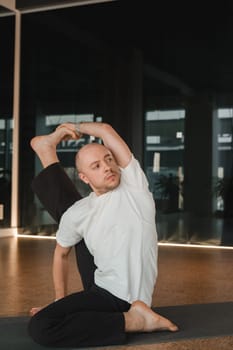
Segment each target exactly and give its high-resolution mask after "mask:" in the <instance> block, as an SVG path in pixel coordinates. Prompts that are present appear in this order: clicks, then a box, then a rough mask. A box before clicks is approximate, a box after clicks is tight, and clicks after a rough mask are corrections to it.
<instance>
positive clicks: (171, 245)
mask: <svg viewBox="0 0 233 350" xmlns="http://www.w3.org/2000/svg"><path fill="white" fill-rule="evenodd" d="M158 245H159V246H167V247H182V248H183V247H185V248H207V249H230V250H233V247H228V246H218V245H201V244H190V243H187V244H181V243H162V242H161V243H160V242H159V243H158Z"/></svg>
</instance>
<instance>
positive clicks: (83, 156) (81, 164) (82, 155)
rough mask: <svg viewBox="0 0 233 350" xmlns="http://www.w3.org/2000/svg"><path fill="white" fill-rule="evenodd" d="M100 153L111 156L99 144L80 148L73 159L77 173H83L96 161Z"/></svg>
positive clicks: (89, 144)
mask: <svg viewBox="0 0 233 350" xmlns="http://www.w3.org/2000/svg"><path fill="white" fill-rule="evenodd" d="M102 152H105V153H106V154H111V152H110V151H109V149H108V148H106V147H105V146H104V145H102V144H99V143H88V144H87V145H84V146H83V147H82V148H80V150H79V151H78V152H77V154H76V157H75V165H76V168H77V170H78V172H82V171H85V168H86V167H87V166H88V165H90V164H91V163H92V162H94V161H96V160H98V158H99V154H100V153H102Z"/></svg>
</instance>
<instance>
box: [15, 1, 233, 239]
mask: <svg viewBox="0 0 233 350" xmlns="http://www.w3.org/2000/svg"><path fill="white" fill-rule="evenodd" d="M122 3H123V2H120V1H114V2H112V3H105V4H95V5H90V6H88V5H85V6H76V7H72V8H67V9H59V10H58V9H57V10H51V11H45V12H40V13H31V14H30V13H25V14H23V15H22V67H21V69H22V72H21V77H22V79H21V126H20V127H21V130H20V135H21V150H20V151H21V155H20V161H21V164H20V171H21V177H20V179H21V180H20V192H21V193H20V201H21V203H20V204H21V212H20V214H21V226H22V230H23V231H24V232H23V233H28V234H44V235H55V232H56V223H54V222H53V221H52V219H51V217H50V216H49V215H48V213H47V212H46V211H45V210H44V208H43V207H42V205H41V204H40V203H39V202H38V199H37V198H36V197H35V195H34V194H33V192H32V190H31V188H30V183H31V182H32V179H33V178H34V177H35V176H36V175H37V174H38V172H39V171H40V169H41V165H40V164H39V162H38V159H36V157H35V155H34V153H33V152H32V150H31V149H30V145H29V144H30V139H31V138H32V137H33V136H34V135H35V134H40V133H48V132H50V131H52V130H53V129H54V128H55V127H56V125H57V123H59V122H60V121H62V120H68V119H70V120H77V121H78V120H80V119H82V118H84V116H91V118H92V119H93V120H97V118H98V117H101V118H102V120H103V121H105V122H109V123H112V124H113V125H114V127H115V128H116V129H117V130H118V131H119V132H120V134H121V135H122V136H123V138H125V139H126V140H127V141H128V143H129V145H130V147H132V149H133V151H134V152H135V154H136V155H137V157H138V158H139V160H140V161H141V163H142V166H143V168H144V170H145V172H146V174H147V176H148V179H149V182H150V186H151V188H152V191H153V194H154V197H155V202H156V205H157V216H156V221H157V226H158V233H159V240H160V241H161V242H164V243H182V244H187V243H190V244H199V245H200V244H202V245H233V235H232V234H231V232H232V231H233V225H232V216H233V208H232V206H233V204H232V200H231V198H232V186H231V187H229V186H224V188H225V189H226V192H227V195H226V193H225V194H224V196H223V194H222V193H220V192H218V193H217V194H216V191H215V187H214V186H215V180H216V179H217V180H219V181H218V183H219V184H224V183H225V181H222V180H223V178H224V177H229V178H230V181H232V154H233V147H232V142H233V141H232V139H233V138H232V135H233V133H232V126H231V122H232V119H231V118H225V117H224V118H222V117H221V118H218V117H217V114H218V111H219V110H221V109H223V108H226V109H231V108H232V105H233V99H232V86H233V64H232V62H233V50H232V45H231V42H232V40H233V27H232V12H233V7H232V6H230V5H229V3H228V5H229V8H228V5H226V4H225V3H224V4H223V3H221V6H220V5H219V4H218V6H217V5H216V6H215V5H214V4H212V6H211V8H209V7H208V8H203V9H202V10H203V11H201V12H200V11H199V9H198V8H197V7H196V4H195V2H191V3H190V6H191V7H192V11H191V12H190V10H188V11H186V14H185V16H184V15H183V10H185V9H184V8H183V6H181V5H179V4H178V3H177V2H176V3H174V4H173V3H172V4H170V6H171V8H170V10H169V11H167V6H166V5H165V4H164V3H162V2H160V3H158V4H157V10H156V20H155V17H154V10H153V9H152V8H150V6H149V5H148V4H147V5H145V6H144V5H141V4H140V5H139V8H137V4H135V5H134V10H135V11H134V13H133V16H132V8H131V6H127V5H126V4H125V2H124V4H122ZM135 3H136V2H135ZM180 6H181V7H180ZM171 9H172V10H171ZM186 10H187V9H186ZM190 13H192V14H193V13H195V16H190ZM129 18H130V25H129ZM193 18H198V21H199V22H198V24H199V25H198V27H197V26H196V20H195V21H194V19H193ZM206 18H208V22H207V21H206ZM119 19H120V20H119ZM119 21H120V25H119ZM106 28H107V29H106ZM226 71H227V74H226ZM228 72H229V74H228ZM221 113H222V112H221ZM221 113H220V114H221ZM220 129H221V130H220ZM22 135H23V137H22ZM223 141H224V142H223ZM84 142H88V140H84ZM226 142H227V145H226V144H224V143H226ZM79 146H80V144H74V143H66V144H65V143H64V144H62V145H60V146H59V148H58V153H59V156H60V160H61V162H62V165H63V166H64V168H65V169H66V170H67V172H68V173H69V175H70V176H71V177H73V180H74V181H76V179H75V178H74V176H76V175H74V174H76V173H75V169H74V154H75V151H76V150H77V148H78V147H79ZM226 146H227V147H226ZM216 196H217V197H216ZM226 214H227V217H226ZM226 224H227V225H226ZM227 232H229V234H228V233H227Z"/></svg>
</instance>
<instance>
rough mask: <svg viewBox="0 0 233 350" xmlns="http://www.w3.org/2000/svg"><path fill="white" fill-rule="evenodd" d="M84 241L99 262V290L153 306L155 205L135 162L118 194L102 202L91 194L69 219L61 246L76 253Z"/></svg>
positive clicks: (110, 194) (65, 217) (62, 225)
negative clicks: (69, 248)
mask: <svg viewBox="0 0 233 350" xmlns="http://www.w3.org/2000/svg"><path fill="white" fill-rule="evenodd" d="M82 238H84V240H85V242H86V245H87V247H88V249H89V251H90V253H91V254H92V255H93V256H94V262H95V264H96V266H97V269H96V271H95V283H96V285H97V286H99V287H101V288H104V289H106V290H107V291H109V292H110V293H112V294H113V295H115V296H117V297H118V298H120V299H123V300H125V301H127V302H129V303H132V302H133V301H135V300H142V301H144V302H145V303H146V304H147V305H149V306H151V302H152V294H153V290H154V286H155V281H156V278H157V232H156V225H155V204H154V199H153V196H152V194H151V192H150V191H149V189H148V182H147V179H146V176H145V174H144V172H143V171H142V169H141V167H140V165H139V163H138V161H137V160H136V159H135V158H134V157H133V156H132V159H131V161H130V163H129V164H128V166H127V167H126V168H124V169H121V181H120V184H119V186H118V187H117V188H115V189H114V190H112V191H110V192H107V193H105V194H102V195H100V196H96V194H95V193H94V192H91V194H90V195H89V196H88V197H85V198H83V199H81V200H80V201H77V202H76V203H75V204H74V205H73V206H71V207H70V208H69V209H68V210H67V211H66V212H65V213H64V214H63V216H62V218H61V222H60V225H59V228H58V232H57V242H58V243H59V244H60V245H61V246H62V247H70V246H73V245H75V244H76V243H78V242H79V241H80V240H81V239H82Z"/></svg>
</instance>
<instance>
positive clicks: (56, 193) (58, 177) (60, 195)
mask: <svg viewBox="0 0 233 350" xmlns="http://www.w3.org/2000/svg"><path fill="white" fill-rule="evenodd" d="M32 189H33V191H34V192H35V194H36V195H37V197H38V198H39V200H40V201H41V203H42V205H43V206H44V207H45V209H46V210H47V211H48V212H49V214H50V215H51V216H52V217H53V219H54V220H55V221H56V222H58V223H59V221H60V219H61V216H62V214H63V213H64V212H65V211H66V210H67V209H68V208H69V207H70V206H71V205H73V204H74V203H75V202H76V201H78V200H79V199H81V198H82V197H81V196H80V194H79V193H78V191H77V189H76V187H75V186H74V184H73V183H72V181H71V180H70V178H69V177H68V175H67V174H66V172H65V171H64V169H63V168H62V166H61V165H60V163H54V164H52V165H50V166H48V167H47V168H45V169H43V170H42V172H41V173H40V174H39V175H38V176H37V177H36V178H35V179H34V180H33V182H32ZM75 253H76V260H77V266H78V269H79V272H80V276H81V279H82V283H83V287H84V289H88V288H90V287H91V286H92V285H93V283H94V271H95V269H96V266H95V264H94V259H93V256H92V255H91V254H90V252H89V250H88V249H87V247H86V244H85V242H84V240H82V241H81V242H80V243H78V244H76V246H75Z"/></svg>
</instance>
